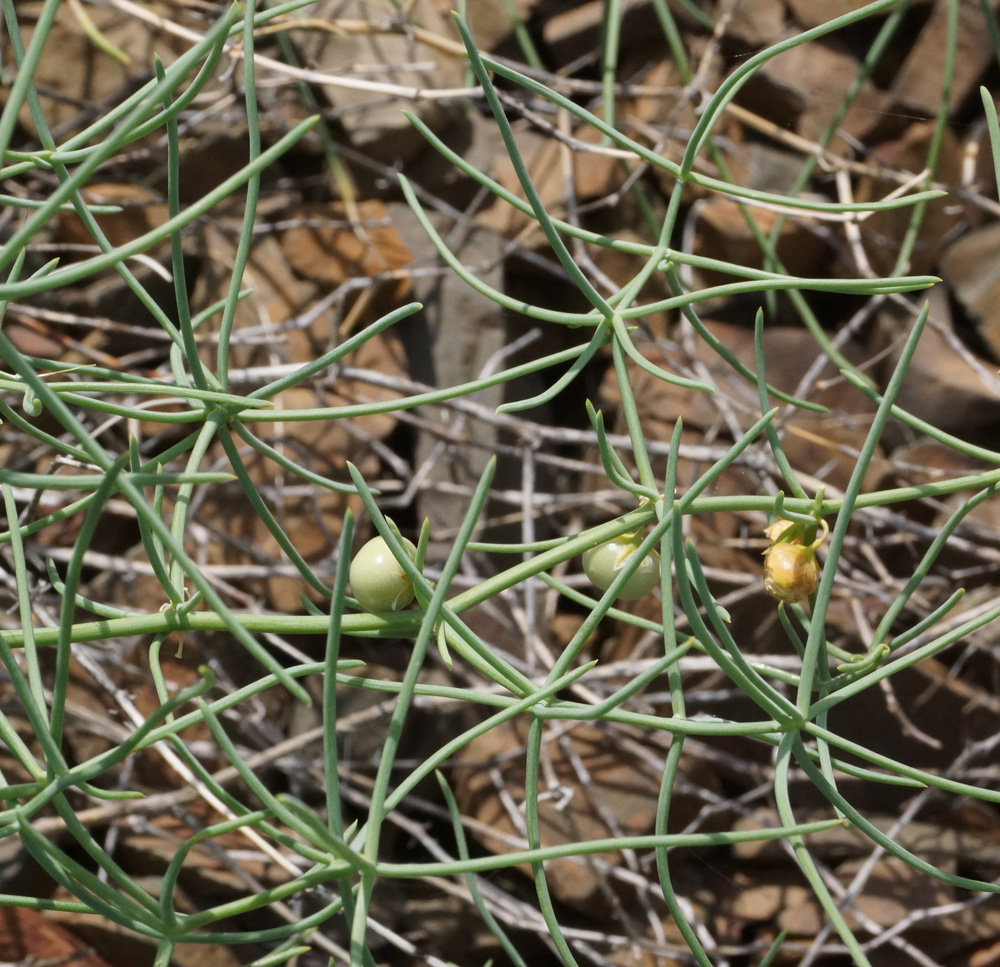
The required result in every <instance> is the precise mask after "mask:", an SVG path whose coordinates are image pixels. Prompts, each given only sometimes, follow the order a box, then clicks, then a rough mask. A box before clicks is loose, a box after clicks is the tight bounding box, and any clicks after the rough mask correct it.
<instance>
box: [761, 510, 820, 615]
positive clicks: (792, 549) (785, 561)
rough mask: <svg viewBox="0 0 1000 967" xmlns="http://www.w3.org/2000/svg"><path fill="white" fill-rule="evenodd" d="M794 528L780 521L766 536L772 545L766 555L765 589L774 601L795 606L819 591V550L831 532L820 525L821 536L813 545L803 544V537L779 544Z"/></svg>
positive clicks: (772, 526)
mask: <svg viewBox="0 0 1000 967" xmlns="http://www.w3.org/2000/svg"><path fill="white" fill-rule="evenodd" d="M791 526H792V522H791V521H788V520H782V519H780V518H779V519H778V520H776V521H775V522H774V523H773V524H771V525H770V526H769V527H767V528H765V530H764V533H765V534H766V535H767V536H768V538H770V540H771V544H770V546H769V547H768V548H767V550H766V551H764V587H765V588H766V589H767V593H768V594H770V595H771V597H772V598H777V599H778V600H779V601H785V602H787V603H789V604H795V603H796V602H798V601H802V600H804V599H805V598H808V597H809V595H810V594H812V593H813V591H815V590H816V588H817V587H819V577H820V568H819V562H818V561H817V560H816V548H818V547H819V546H820V544H822V543H823V541H824V540H826V535H827V534H828V533H829V528H828V527H827V526H826V522H825V521H820V527H821V528H822V532H821V533H820V534H819V535H817V537H816V540H814V541H813V542H812V543H811V544H802V543H800V541H801V540H802V538H801V535H800V536H799V537H797V538H796V539H795V540H794V541H782V540H779V538H780V537H781V535H782V534H783V533H784V532H785V531H786V530H788V528H789V527H791Z"/></svg>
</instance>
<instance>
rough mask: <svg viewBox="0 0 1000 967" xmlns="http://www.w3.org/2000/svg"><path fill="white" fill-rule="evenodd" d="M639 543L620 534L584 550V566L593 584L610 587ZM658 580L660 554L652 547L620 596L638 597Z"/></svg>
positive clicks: (606, 588) (627, 599) (653, 586)
mask: <svg viewBox="0 0 1000 967" xmlns="http://www.w3.org/2000/svg"><path fill="white" fill-rule="evenodd" d="M637 547H638V545H637V544H633V543H632V542H631V541H628V540H624V539H622V538H620V537H618V538H615V540H613V541H605V542H604V543H603V544H598V545H597V547H592V548H591V549H590V550H589V551H585V552H584V554H583V570H584V572H585V573H586V575H587V577H588V578H590V580H591V583H592V584H594V585H596V586H597V587H599V588H600V589H601V590H602V591H607V590H608V588H610V587H611V582H612V581H614V579H615V578H616V577H618V574H619V572H620V571H621V570H622V568H623V567H625V565H626V564H627V563H628V562H629V559H630V558H631V557H632V555H633V554H635V552H636V548H637ZM659 583H660V555H659V554H658V553H657V552H656V551H650V552H649V554H647V555H646V557H644V558H643V559H642V563H641V564H640V565H639V566H638V568H636V570H635V572H634V573H633V574H632V576H631V577H630V578H629V579H628V580H627V581H626V582H625V586H624V587H623V588H622V589H621V591H619V592H618V597H620V598H622V599H623V600H625V601H635V600H636V599H637V598H641V597H642V596H643V595H644V594H649V592H650V591H652V590H653V588H655V587H656V585H657V584H659Z"/></svg>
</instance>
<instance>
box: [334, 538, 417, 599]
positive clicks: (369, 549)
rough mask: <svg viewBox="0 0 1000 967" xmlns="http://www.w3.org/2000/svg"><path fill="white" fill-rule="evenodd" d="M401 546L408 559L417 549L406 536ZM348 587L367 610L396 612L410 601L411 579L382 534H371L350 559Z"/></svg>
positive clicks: (412, 558)
mask: <svg viewBox="0 0 1000 967" xmlns="http://www.w3.org/2000/svg"><path fill="white" fill-rule="evenodd" d="M401 540H402V544H403V547H404V548H405V549H406V553H407V554H408V555H409V558H410V560H411V561H415V560H416V559H417V549H416V548H415V547H414V546H413V544H412V543H411V542H410V541H408V540H407V539H406V538H405V537H404V538H401ZM350 577H351V590H352V591H353V592H354V597H356V598H357V599H358V603H359V604H360V605H361V607H362V608H364V609H365V610H366V611H374V612H379V611H399V610H400V609H402V608H405V607H406V606H407V605H408V604H409V603H410V602H411V601H412V600H413V582H412V581H411V580H410V579H409V578H408V577H407V576H406V573H405V572H404V571H403V568H402V567H401V566H400V564H399V562H398V561H397V560H396V558H395V557H393V554H392V551H390V550H389V545H388V544H386V542H385V541H384V540H383V539H382V538H381V537H373V538H372V539H371V540H370V541H369V542H368V543H367V544H365V546H364V547H362V548H361V550H359V551H358V553H357V554H355V555H354V560H353V561H351V574H350Z"/></svg>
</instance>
